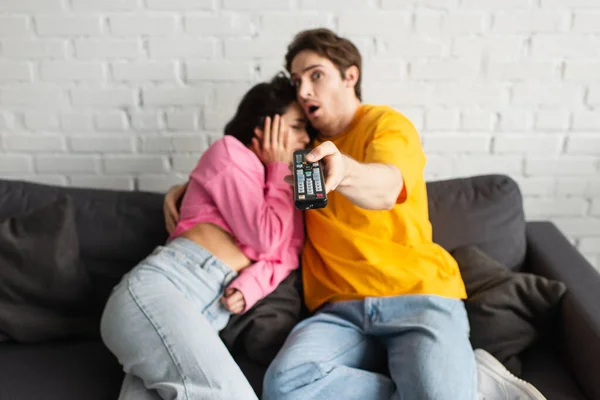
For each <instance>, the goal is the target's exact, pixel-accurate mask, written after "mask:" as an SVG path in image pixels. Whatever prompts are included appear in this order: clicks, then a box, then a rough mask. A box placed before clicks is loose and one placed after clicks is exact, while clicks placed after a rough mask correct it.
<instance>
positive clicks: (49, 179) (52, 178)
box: [10, 175, 67, 186]
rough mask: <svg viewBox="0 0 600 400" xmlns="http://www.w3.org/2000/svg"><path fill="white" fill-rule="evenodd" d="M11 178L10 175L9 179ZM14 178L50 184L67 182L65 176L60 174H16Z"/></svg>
mask: <svg viewBox="0 0 600 400" xmlns="http://www.w3.org/2000/svg"><path fill="white" fill-rule="evenodd" d="M12 178H13V177H10V179H12ZM15 179H18V180H22V181H27V182H33V183H40V184H42V185H52V186H65V185H66V184H67V178H66V177H64V176H62V175H16V176H15Z"/></svg>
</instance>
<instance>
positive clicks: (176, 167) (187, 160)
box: [173, 155, 200, 174]
mask: <svg viewBox="0 0 600 400" xmlns="http://www.w3.org/2000/svg"><path fill="white" fill-rule="evenodd" d="M199 159H200V155H174V156H173V171H175V172H183V173H186V174H189V173H190V172H192V170H193V169H194V168H196V165H197V164H198V160H199Z"/></svg>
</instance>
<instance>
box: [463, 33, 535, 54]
mask: <svg viewBox="0 0 600 400" xmlns="http://www.w3.org/2000/svg"><path fill="white" fill-rule="evenodd" d="M526 50H527V43H526V40H525V38H524V37H522V36H516V35H513V36H509V35H503V36H491V35H487V36H456V37H455V38H454V44H453V46H452V54H453V55H455V56H458V57H473V56H475V55H478V54H480V55H486V56H488V57H489V58H490V59H492V60H494V59H499V60H515V59H516V60H520V59H521V58H523V56H525V55H526Z"/></svg>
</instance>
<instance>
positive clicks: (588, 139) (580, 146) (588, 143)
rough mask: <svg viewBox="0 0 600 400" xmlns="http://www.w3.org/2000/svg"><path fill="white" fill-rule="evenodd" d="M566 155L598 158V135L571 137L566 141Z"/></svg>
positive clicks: (599, 144)
mask: <svg viewBox="0 0 600 400" xmlns="http://www.w3.org/2000/svg"><path fill="white" fill-rule="evenodd" d="M567 153H568V154H589V155H599V156H600V135H599V134H595V135H571V136H570V137H569V138H568V141H567Z"/></svg>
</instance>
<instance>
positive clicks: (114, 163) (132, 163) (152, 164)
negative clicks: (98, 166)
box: [102, 154, 169, 174]
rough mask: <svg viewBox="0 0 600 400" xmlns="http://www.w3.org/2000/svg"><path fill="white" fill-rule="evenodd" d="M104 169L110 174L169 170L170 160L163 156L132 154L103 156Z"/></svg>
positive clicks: (149, 172)
mask: <svg viewBox="0 0 600 400" xmlns="http://www.w3.org/2000/svg"><path fill="white" fill-rule="evenodd" d="M102 162H103V165H104V171H106V173H108V174H130V173H140V174H152V173H162V172H167V171H168V170H169V162H168V160H167V158H166V157H163V156H151V155H140V154H137V155H132V156H106V157H103V160H102Z"/></svg>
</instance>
